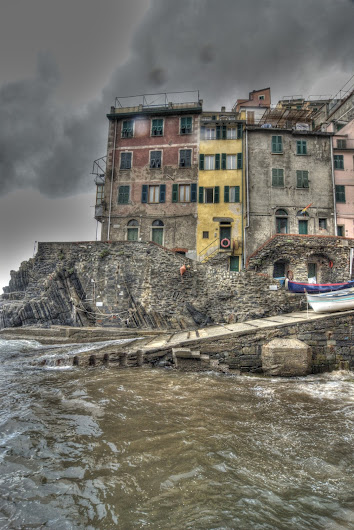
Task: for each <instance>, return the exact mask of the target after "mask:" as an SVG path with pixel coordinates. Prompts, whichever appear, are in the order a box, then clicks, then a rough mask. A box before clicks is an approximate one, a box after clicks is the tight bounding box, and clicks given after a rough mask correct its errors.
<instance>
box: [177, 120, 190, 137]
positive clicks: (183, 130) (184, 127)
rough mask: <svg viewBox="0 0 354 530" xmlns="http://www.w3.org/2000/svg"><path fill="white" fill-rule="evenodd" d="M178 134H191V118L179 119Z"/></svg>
mask: <svg viewBox="0 0 354 530" xmlns="http://www.w3.org/2000/svg"><path fill="white" fill-rule="evenodd" d="M179 132H180V134H190V133H191V132H192V118H191V117H190V116H188V117H185V118H181V122H180V131H179Z"/></svg>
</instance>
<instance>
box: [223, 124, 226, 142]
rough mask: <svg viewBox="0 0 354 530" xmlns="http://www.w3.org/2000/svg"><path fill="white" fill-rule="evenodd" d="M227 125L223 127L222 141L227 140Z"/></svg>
mask: <svg viewBox="0 0 354 530" xmlns="http://www.w3.org/2000/svg"><path fill="white" fill-rule="evenodd" d="M226 134H227V133H226V125H223V126H222V139H223V140H226Z"/></svg>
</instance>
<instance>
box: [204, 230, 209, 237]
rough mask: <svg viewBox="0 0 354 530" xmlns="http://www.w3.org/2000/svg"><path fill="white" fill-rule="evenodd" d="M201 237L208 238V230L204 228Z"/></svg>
mask: <svg viewBox="0 0 354 530" xmlns="http://www.w3.org/2000/svg"><path fill="white" fill-rule="evenodd" d="M202 238H203V239H209V232H207V231H206V230H205V231H203V236H202Z"/></svg>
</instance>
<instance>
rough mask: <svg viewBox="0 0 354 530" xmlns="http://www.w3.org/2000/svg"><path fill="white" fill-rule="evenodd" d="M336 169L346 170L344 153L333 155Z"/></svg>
mask: <svg viewBox="0 0 354 530" xmlns="http://www.w3.org/2000/svg"><path fill="white" fill-rule="evenodd" d="M333 164H334V169H336V170H339V171H343V170H344V155H333Z"/></svg>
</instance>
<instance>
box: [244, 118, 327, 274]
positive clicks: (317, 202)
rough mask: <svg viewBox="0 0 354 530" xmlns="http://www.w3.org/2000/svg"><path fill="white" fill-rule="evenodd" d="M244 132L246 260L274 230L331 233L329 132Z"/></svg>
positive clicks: (270, 129) (284, 130)
mask: <svg viewBox="0 0 354 530" xmlns="http://www.w3.org/2000/svg"><path fill="white" fill-rule="evenodd" d="M245 136H246V142H245V144H246V189H247V193H246V207H247V222H246V225H245V248H246V258H248V257H249V256H250V255H251V254H253V253H254V252H255V251H256V250H257V249H258V248H259V247H260V246H261V245H262V244H263V243H264V242H265V241H266V240H268V239H269V238H271V237H273V236H274V235H276V234H277V233H278V234H300V235H301V234H302V235H307V234H309V235H310V234H312V235H314V234H317V235H335V229H336V222H335V203H334V188H333V184H334V182H333V170H332V149H331V141H332V138H331V134H329V133H312V132H305V131H298V130H296V129H276V128H266V129H265V128H261V127H256V126H255V127H251V126H247V127H246V132H245ZM315 261H316V260H315ZM315 261H314V263H315ZM278 265H279V267H278V269H279V270H277V271H275V276H283V275H284V273H285V272H286V271H285V270H283V269H284V267H283V266H282V264H280V263H279V264H278ZM314 268H315V266H314ZM314 276H315V273H314V271H309V277H314Z"/></svg>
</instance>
